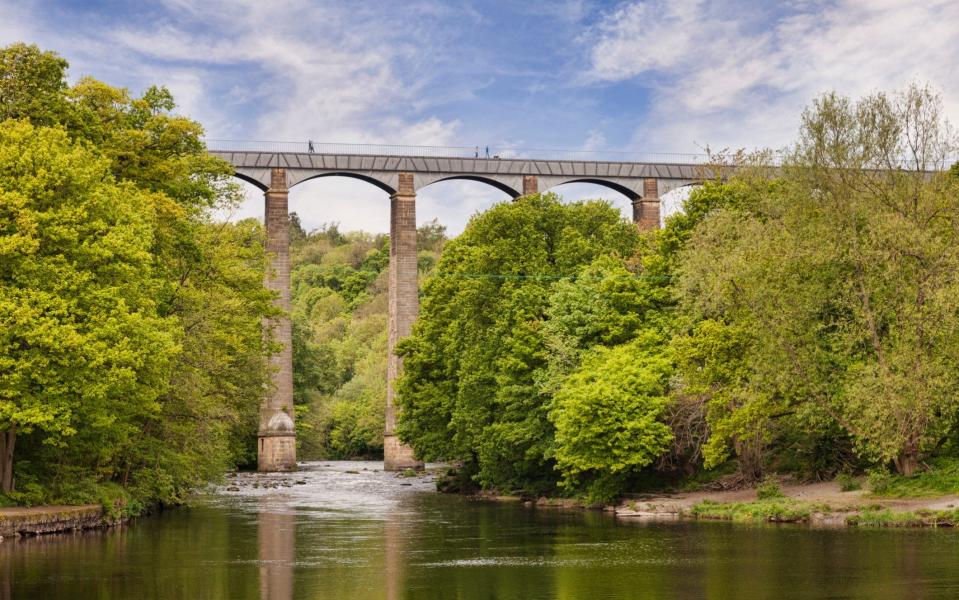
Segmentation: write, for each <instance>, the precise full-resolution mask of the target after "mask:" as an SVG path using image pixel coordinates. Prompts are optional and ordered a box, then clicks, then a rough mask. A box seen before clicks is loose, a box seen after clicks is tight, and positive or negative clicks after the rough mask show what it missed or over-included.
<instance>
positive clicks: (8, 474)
mask: <svg viewBox="0 0 959 600" xmlns="http://www.w3.org/2000/svg"><path fill="white" fill-rule="evenodd" d="M16 441H17V427H16V426H15V425H11V426H10V429H7V430H6V431H4V432H2V433H0V491H2V492H3V493H7V492H12V491H13V446H14V444H15V443H16Z"/></svg>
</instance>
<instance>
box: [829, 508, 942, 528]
mask: <svg viewBox="0 0 959 600" xmlns="http://www.w3.org/2000/svg"><path fill="white" fill-rule="evenodd" d="M846 523H847V524H848V525H858V526H860V527H959V509H941V510H931V509H920V510H917V511H903V512H896V511H892V510H890V509H888V508H884V509H876V510H863V511H861V512H859V513H857V514H854V515H850V516H848V517H846Z"/></svg>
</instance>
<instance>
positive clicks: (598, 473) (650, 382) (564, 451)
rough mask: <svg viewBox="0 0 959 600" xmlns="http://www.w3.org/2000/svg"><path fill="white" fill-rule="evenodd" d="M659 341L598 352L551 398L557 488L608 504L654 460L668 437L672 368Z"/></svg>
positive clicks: (644, 339)
mask: <svg viewBox="0 0 959 600" xmlns="http://www.w3.org/2000/svg"><path fill="white" fill-rule="evenodd" d="M664 346H665V345H664V343H663V339H662V337H661V336H658V335H656V334H654V333H651V332H644V334H643V335H641V336H640V337H638V338H637V339H636V340H634V341H633V342H630V343H628V344H623V345H620V346H616V347H615V348H612V349H607V348H602V347H600V348H597V349H596V350H594V351H593V352H592V353H591V354H590V356H588V357H587V358H586V359H585V360H584V361H583V363H582V365H581V366H580V367H579V368H578V369H577V370H576V371H575V372H573V373H572V374H571V375H570V376H569V377H567V378H566V379H565V380H564V381H563V383H562V385H561V387H560V388H559V390H558V391H557V392H556V394H555V396H554V397H553V411H552V413H551V415H550V419H551V421H552V422H553V423H554V425H555V427H556V441H555V446H556V447H555V450H554V456H555V459H556V466H557V469H558V470H559V471H560V472H561V473H562V474H563V478H564V480H563V485H564V486H565V487H567V488H571V489H576V488H579V487H582V486H584V482H588V483H587V484H586V485H585V487H586V489H587V493H588V494H589V495H590V497H591V499H592V500H594V501H609V500H611V499H612V498H613V497H615V495H616V494H618V493H619V492H620V491H621V490H622V481H623V479H624V478H625V477H626V476H628V475H629V474H631V473H635V472H637V471H638V470H639V469H641V468H642V467H645V466H647V465H649V464H651V463H652V462H653V461H655V460H656V459H657V458H658V457H659V456H660V455H661V454H663V453H664V452H665V451H666V450H667V449H668V447H669V442H670V441H671V439H672V433H671V431H670V429H669V426H668V425H666V424H665V423H664V422H663V414H664V412H665V407H666V403H667V402H668V389H669V386H668V377H669V374H670V372H671V364H670V361H669V359H668V357H666V356H664V352H663V348H664Z"/></svg>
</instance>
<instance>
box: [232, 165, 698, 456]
mask: <svg viewBox="0 0 959 600" xmlns="http://www.w3.org/2000/svg"><path fill="white" fill-rule="evenodd" d="M213 154H215V155H217V156H219V157H221V158H223V159H225V160H227V161H229V162H230V163H231V164H232V165H233V167H234V169H235V171H236V176H237V177H238V178H240V179H242V180H244V181H247V182H249V183H251V184H253V185H254V186H256V187H258V188H259V189H261V190H263V192H264V194H265V197H266V207H265V219H264V222H265V226H266V233H267V242H266V245H267V252H268V253H269V254H270V256H271V260H272V269H271V273H270V274H269V275H268V276H267V285H268V287H270V288H271V289H273V290H276V291H277V292H278V293H279V297H278V299H277V301H276V302H277V304H278V306H279V307H280V308H281V309H283V311H284V312H285V313H287V314H288V313H289V311H290V233H289V210H288V195H289V190H290V188H291V187H293V186H295V185H297V184H299V183H303V182H304V181H308V180H310V179H314V178H317V177H324V176H330V175H339V176H346V177H352V178H356V179H361V180H363V181H367V182H369V183H371V184H373V185H375V186H377V187H378V188H380V189H382V190H383V191H385V192H386V193H388V194H389V197H390V271H389V343H388V352H389V361H388V368H387V396H386V430H385V432H384V455H385V456H384V459H385V461H384V462H385V468H386V469H387V470H399V469H405V468H409V467H414V468H415V467H418V466H420V463H418V462H417V461H416V460H415V458H414V456H413V453H412V451H411V450H410V448H408V447H406V446H404V445H403V444H401V443H400V441H399V439H398V438H397V437H396V435H395V433H394V432H395V426H396V406H395V403H394V396H395V389H394V384H395V381H396V378H397V376H398V375H399V373H400V369H401V368H402V361H401V359H400V358H399V357H397V356H396V355H395V354H394V352H393V349H394V348H395V347H396V343H397V341H399V340H400V339H402V338H403V337H405V336H407V335H409V334H410V331H411V329H412V326H413V322H414V321H415V320H416V316H417V313H418V308H419V301H418V284H417V257H416V192H417V191H418V190H420V189H422V188H423V187H425V186H427V185H429V184H431V183H435V182H438V181H447V180H452V179H466V180H472V181H479V182H483V183H486V184H489V185H491V186H493V187H495V188H497V189H499V190H501V191H503V192H505V193H507V194H509V195H510V196H511V197H513V198H518V197H520V196H523V195H526V194H535V193H537V192H539V191H545V190H547V189H549V188H551V187H553V186H557V185H560V184H564V183H577V182H585V183H594V184H599V185H602V186H605V187H608V188H611V189H613V190H616V191H618V192H620V193H622V194H623V195H625V196H626V197H627V198H629V199H630V200H631V201H632V205H633V221H634V222H635V223H636V224H637V226H638V227H639V228H640V229H652V228H656V227H659V220H660V205H659V198H660V196H661V195H662V194H665V193H666V192H668V191H670V190H672V189H675V188H677V187H681V186H684V185H689V184H692V183H695V182H696V181H699V180H701V179H702V173H701V166H699V165H694V164H675V163H650V162H613V161H610V162H603V161H581V160H532V159H515V158H498V157H493V158H444V157H427V156H397V155H387V154H382V155H376V154H332V153H321V154H314V153H299V152H233V151H229V150H219V151H214V152H213ZM267 325H268V326H269V327H272V329H273V332H274V336H275V339H276V340H277V341H279V342H280V343H281V344H282V349H281V350H280V351H279V352H278V353H277V354H275V355H274V356H273V357H272V359H271V366H272V367H273V384H274V385H273V390H272V393H270V394H268V395H267V397H266V398H264V400H263V404H262V406H261V409H260V431H259V440H258V456H259V461H258V467H259V470H261V471H275V470H286V469H292V468H294V467H295V466H296V445H295V439H296V438H295V432H294V423H293V353H292V326H291V323H290V319H289V317H288V316H283V317H280V318H277V319H275V320H273V321H272V322H270V323H269V324H267Z"/></svg>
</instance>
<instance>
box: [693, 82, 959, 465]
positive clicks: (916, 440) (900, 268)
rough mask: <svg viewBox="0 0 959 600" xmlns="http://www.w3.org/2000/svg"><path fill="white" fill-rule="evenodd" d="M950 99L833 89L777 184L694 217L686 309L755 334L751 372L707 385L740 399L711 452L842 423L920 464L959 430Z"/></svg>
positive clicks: (746, 367)
mask: <svg viewBox="0 0 959 600" xmlns="http://www.w3.org/2000/svg"><path fill="white" fill-rule="evenodd" d="M939 110H940V109H939V101H938V98H936V97H935V96H934V95H932V94H931V93H930V92H929V91H928V90H926V89H923V88H917V87H913V88H910V89H908V90H906V91H905V92H903V93H902V94H900V95H898V96H895V97H888V96H886V95H884V94H876V95H873V96H870V97H867V98H865V99H863V100H861V101H860V102H858V103H856V104H853V103H852V102H851V101H850V100H848V99H846V98H843V97H840V96H837V95H835V94H828V95H826V96H824V97H823V98H821V99H820V100H818V101H817V102H816V103H814V105H813V106H812V107H811V108H810V109H809V110H807V112H806V113H805V114H804V116H803V127H802V133H801V137H800V141H799V142H798V144H797V145H796V147H795V148H794V149H793V150H792V152H791V154H790V156H789V157H788V160H787V161H786V163H785V165H784V167H783V170H782V173H781V178H780V180H779V181H778V182H777V184H776V185H769V184H762V185H760V184H756V185H752V184H750V185H752V188H751V189H752V190H753V193H752V200H751V201H750V202H749V203H747V204H746V205H744V206H740V207H736V206H731V207H727V208H724V209H722V210H719V211H716V212H714V213H713V214H711V215H709V216H708V217H707V218H706V219H705V220H704V221H703V223H702V224H701V225H700V226H699V227H697V228H696V230H695V231H694V233H693V235H692V236H691V237H690V240H689V243H688V245H687V249H686V250H685V251H684V253H683V256H682V258H681V262H682V267H681V269H680V270H681V281H680V291H681V293H682V294H683V297H684V299H685V301H686V302H687V307H688V309H689V311H690V313H691V314H693V315H695V316H696V317H697V318H700V319H713V320H716V321H721V322H723V323H724V324H726V325H730V326H733V327H735V328H736V330H738V331H743V332H746V335H747V336H749V338H751V339H749V340H748V344H746V347H745V348H744V351H743V360H742V367H743V369H742V370H741V372H739V373H738V375H737V380H736V381H729V382H723V381H716V382H707V383H713V384H718V387H719V388H720V390H721V392H720V393H722V394H724V395H727V396H728V401H725V402H724V403H723V404H724V405H725V407H726V408H725V409H724V412H725V414H724V415H721V418H720V419H715V418H714V419H713V420H712V422H711V423H710V425H711V436H712V437H711V440H710V442H709V448H710V451H709V452H707V456H709V455H712V456H716V457H721V456H722V454H723V452H722V449H723V448H724V447H725V448H729V447H730V446H729V445H730V444H731V445H732V446H733V447H734V448H735V447H736V446H737V444H742V443H744V442H745V443H746V444H748V445H750V446H751V447H752V448H755V447H756V446H757V445H759V446H762V445H765V444H769V443H770V442H774V441H775V440H776V439H777V438H778V437H779V436H778V432H780V431H783V430H789V429H796V428H804V429H806V430H813V431H820V432H826V431H828V430H829V429H830V428H831V427H832V426H834V425H835V426H838V427H840V428H841V430H842V432H843V433H844V434H846V435H848V436H849V437H850V439H851V440H852V442H853V447H854V449H855V450H856V452H857V453H858V454H859V456H860V457H861V459H862V460H863V461H866V462H875V463H887V462H891V463H894V464H895V466H896V468H897V470H898V471H899V472H901V473H904V474H910V473H912V472H914V471H915V469H916V467H917V465H918V461H919V458H920V457H921V456H922V455H923V454H924V453H928V452H931V451H933V450H934V449H935V448H937V447H938V446H939V445H940V444H941V442H942V441H943V440H945V439H946V437H947V436H948V434H949V432H950V431H952V430H953V427H954V426H955V423H956V417H957V415H959V406H957V404H956V402H957V398H959V395H957V391H959V390H957V387H956V386H957V384H959V379H957V378H956V377H955V376H954V374H955V372H956V367H957V366H959V365H957V364H956V361H957V358H959V347H957V346H956V344H957V342H959V335H957V334H959V311H957V310H956V308H957V307H956V300H955V299H956V298H957V297H959V296H957V295H956V292H957V291H959V290H956V287H955V286H956V281H955V278H954V277H952V275H951V274H952V273H954V272H955V271H956V269H957V268H959V253H957V252H956V248H959V245H957V242H959V238H957V236H959V228H957V227H956V223H955V220H954V219H953V218H952V216H951V215H953V214H955V213H956V211H957V210H959V185H957V182H956V181H955V178H951V177H949V176H948V175H946V174H944V173H938V174H932V175H930V174H929V173H928V172H927V171H928V170H930V169H942V168H943V166H944V164H943V160H944V159H945V157H946V156H947V155H948V154H949V153H950V152H951V151H952V149H953V148H954V147H955V146H954V142H953V140H952V139H951V138H950V137H949V135H948V129H947V128H946V127H945V125H944V123H943V121H942V119H941V117H940V115H939ZM744 177H745V179H744V181H745V182H746V183H749V182H750V181H752V180H751V179H750V178H749V177H750V176H748V175H747V176H744ZM753 177H755V176H753ZM693 379H694V377H693Z"/></svg>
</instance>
